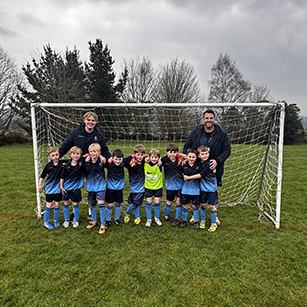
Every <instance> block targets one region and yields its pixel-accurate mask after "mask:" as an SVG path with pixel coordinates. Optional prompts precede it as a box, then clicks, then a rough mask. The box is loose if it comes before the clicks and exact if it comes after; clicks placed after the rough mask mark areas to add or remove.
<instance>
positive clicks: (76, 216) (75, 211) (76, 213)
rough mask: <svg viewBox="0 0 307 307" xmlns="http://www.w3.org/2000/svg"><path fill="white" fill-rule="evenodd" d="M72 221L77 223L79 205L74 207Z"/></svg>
mask: <svg viewBox="0 0 307 307" xmlns="http://www.w3.org/2000/svg"><path fill="white" fill-rule="evenodd" d="M74 219H75V221H77V222H78V221H79V204H76V205H74Z"/></svg>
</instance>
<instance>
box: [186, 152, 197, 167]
mask: <svg viewBox="0 0 307 307" xmlns="http://www.w3.org/2000/svg"><path fill="white" fill-rule="evenodd" d="M196 159H197V156H196V154H195V153H194V152H189V153H188V162H189V164H190V165H193V164H194V163H195V161H196Z"/></svg>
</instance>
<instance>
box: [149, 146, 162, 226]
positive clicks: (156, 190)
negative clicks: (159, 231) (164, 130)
mask: <svg viewBox="0 0 307 307" xmlns="http://www.w3.org/2000/svg"><path fill="white" fill-rule="evenodd" d="M148 158H149V161H148V162H146V163H145V197H146V216H147V221H146V224H145V226H147V227H150V226H151V206H152V197H154V205H155V223H156V224H157V225H159V226H162V222H161V221H160V211H161V207H160V199H161V197H162V194H163V174H162V168H161V166H159V165H158V162H159V159H160V151H159V150H158V149H156V148H152V149H151V150H150V152H149V154H148Z"/></svg>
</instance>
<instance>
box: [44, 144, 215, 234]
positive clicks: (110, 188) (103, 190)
mask: <svg viewBox="0 0 307 307" xmlns="http://www.w3.org/2000/svg"><path fill="white" fill-rule="evenodd" d="M88 152H89V154H88V155H84V156H82V150H81V149H80V148H79V147H77V146H73V147H72V148H71V149H70V151H69V153H70V157H71V159H70V160H60V158H59V157H60V154H59V150H58V149H57V148H56V147H50V148H49V149H48V155H49V158H50V162H48V163H47V164H46V166H45V168H44V170H43V172H42V174H41V178H40V181H39V192H42V189H43V182H44V178H45V177H46V176H47V175H48V177H47V179H46V183H45V193H46V209H45V212H44V226H45V227H46V228H47V229H53V228H54V227H59V226H60V224H59V216H60V201H62V200H63V201H64V206H63V215H64V220H65V221H64V223H63V226H64V227H65V228H68V227H69V225H70V224H72V226H73V228H76V227H78V226H79V203H80V201H81V199H82V197H81V188H83V187H84V178H86V183H87V192H88V204H89V208H90V213H91V219H92V220H91V221H90V223H89V225H88V226H87V228H88V229H91V228H94V227H95V226H96V225H98V219H97V203H98V207H99V210H100V224H101V225H100V228H99V231H98V233H99V234H103V233H105V231H106V230H107V228H108V227H110V225H111V215H112V208H113V206H114V205H115V218H114V223H115V224H116V225H117V226H121V225H122V224H121V221H120V215H121V204H122V202H123V189H124V187H125V173H124V169H125V168H126V169H127V170H128V173H129V185H130V195H129V198H128V204H129V206H128V209H127V210H126V211H125V212H124V222H125V223H128V222H129V221H130V219H131V218H130V215H131V213H132V212H133V211H134V215H135V219H134V223H135V224H136V225H138V224H140V222H141V217H140V206H141V205H142V203H143V199H144V196H145V199H146V207H145V211H146V217H147V221H146V224H145V226H147V227H150V226H151V223H152V205H154V221H155V223H156V224H157V225H159V226H161V225H162V222H161V220H160V211H161V202H160V200H161V197H162V194H163V173H162V167H163V168H164V176H165V186H166V200H167V201H166V204H165V207H164V210H165V221H169V222H171V224H172V226H180V227H181V228H184V227H186V225H187V217H188V210H189V207H190V205H192V207H193V220H194V228H195V229H199V228H202V229H203V228H205V218H206V208H207V204H209V207H210V209H211V226H210V228H209V231H210V232H213V231H215V230H216V229H217V226H218V224H219V221H218V219H217V204H218V195H217V181H216V176H215V174H214V170H211V169H210V163H209V155H210V149H209V148H208V147H206V146H204V145H201V146H200V147H199V148H198V149H194V148H189V149H188V151H187V154H186V155H183V154H179V153H178V146H177V145H176V144H173V143H171V144H169V145H168V146H167V148H166V153H167V155H166V156H165V157H163V158H161V157H160V151H159V150H157V149H155V148H153V149H151V150H150V152H149V154H148V156H147V155H146V154H145V147H144V146H143V145H141V144H139V145H136V146H135V147H134V148H133V155H131V156H128V157H126V158H124V154H123V152H122V151H121V150H120V149H116V150H114V152H113V154H112V157H111V158H110V159H108V160H106V159H105V157H103V156H101V149H100V145H99V144H98V143H93V144H91V145H90V146H89V149H88ZM105 168H106V169H107V170H108V174H107V180H105V170H104V169H105ZM70 201H71V202H72V205H73V216H74V218H73V221H72V223H70V216H69V204H70ZM174 201H175V202H176V216H175V218H172V217H171V215H170V212H171V205H172V203H173V202H174ZM105 202H106V203H107V206H106V205H105ZM52 207H54V225H52V224H51V223H50V213H51V209H52ZM199 209H200V210H199ZM199 212H200V217H199ZM180 220H181V221H180Z"/></svg>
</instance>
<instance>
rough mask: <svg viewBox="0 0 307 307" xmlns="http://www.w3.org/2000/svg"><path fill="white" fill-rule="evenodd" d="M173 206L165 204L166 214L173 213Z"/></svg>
mask: <svg viewBox="0 0 307 307" xmlns="http://www.w3.org/2000/svg"><path fill="white" fill-rule="evenodd" d="M171 207H172V205H170V204H168V203H166V204H165V207H164V212H165V213H164V214H165V216H169V215H170V214H171Z"/></svg>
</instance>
